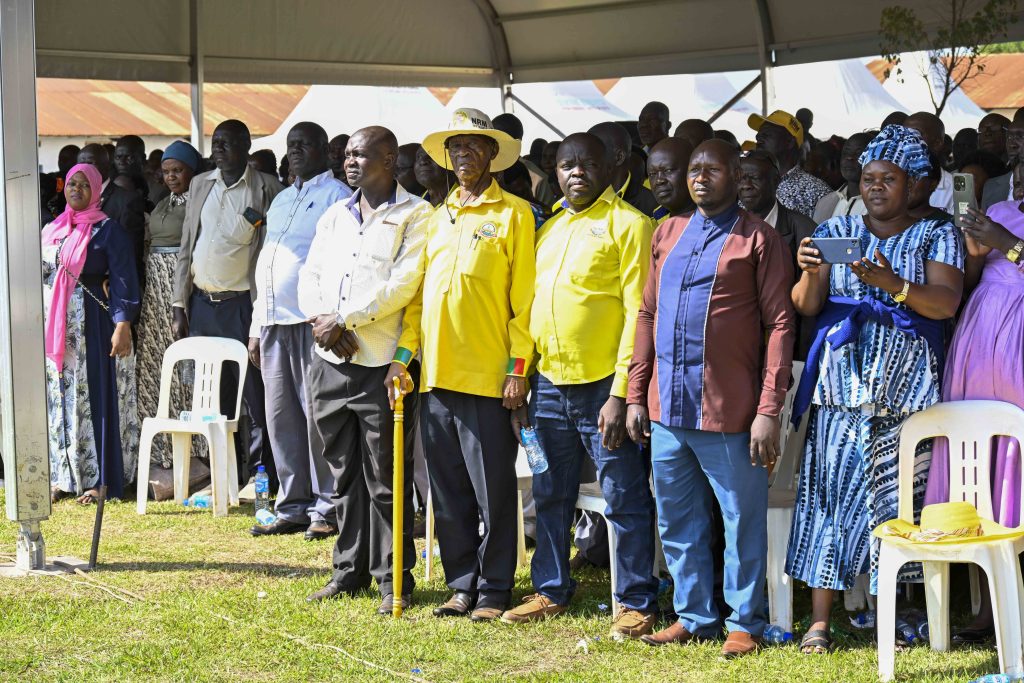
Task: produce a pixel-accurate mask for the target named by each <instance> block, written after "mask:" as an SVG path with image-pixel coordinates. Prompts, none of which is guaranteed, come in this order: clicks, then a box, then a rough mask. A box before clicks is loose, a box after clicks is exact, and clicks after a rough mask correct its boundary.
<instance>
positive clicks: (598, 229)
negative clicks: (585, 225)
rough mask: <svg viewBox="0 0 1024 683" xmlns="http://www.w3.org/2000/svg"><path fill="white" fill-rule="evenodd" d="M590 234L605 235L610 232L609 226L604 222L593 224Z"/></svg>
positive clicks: (595, 235)
mask: <svg viewBox="0 0 1024 683" xmlns="http://www.w3.org/2000/svg"><path fill="white" fill-rule="evenodd" d="M590 234H591V235H593V236H594V237H604V236H605V235H607V234H608V226H607V225H605V224H604V223H601V224H600V225H591V226H590Z"/></svg>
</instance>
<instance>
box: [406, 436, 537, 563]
mask: <svg viewBox="0 0 1024 683" xmlns="http://www.w3.org/2000/svg"><path fill="white" fill-rule="evenodd" d="M531 486H533V472H531V471H530V465H529V463H528V462H527V460H526V451H525V450H523V447H522V446H520V447H519V453H518V454H517V455H516V566H517V567H521V566H522V565H523V564H525V563H526V530H525V526H524V525H523V491H526V490H529V489H530V487H531ZM426 537H427V538H426V542H427V548H426V553H427V556H426V558H425V559H426V562H425V565H424V567H423V580H424V581H430V578H431V577H432V576H433V575H434V498H433V495H432V494H431V492H430V489H429V488H428V489H427V529H426Z"/></svg>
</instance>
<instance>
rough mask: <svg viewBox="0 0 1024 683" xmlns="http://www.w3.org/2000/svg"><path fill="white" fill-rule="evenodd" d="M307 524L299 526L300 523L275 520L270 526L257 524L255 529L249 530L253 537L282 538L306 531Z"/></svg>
mask: <svg viewBox="0 0 1024 683" xmlns="http://www.w3.org/2000/svg"><path fill="white" fill-rule="evenodd" d="M307 526H308V525H306V524H299V523H298V522H289V521H288V520H287V519H280V518H278V519H275V520H274V521H273V522H271V523H270V524H257V525H256V526H254V527H253V528H251V529H249V533H250V534H252V535H253V536H280V535H282V534H297V533H299V532H300V531H305V530H306V527H307Z"/></svg>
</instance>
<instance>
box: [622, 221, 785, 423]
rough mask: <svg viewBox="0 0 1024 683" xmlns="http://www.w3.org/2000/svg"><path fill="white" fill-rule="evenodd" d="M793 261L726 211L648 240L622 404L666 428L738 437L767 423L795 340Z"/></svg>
mask: <svg viewBox="0 0 1024 683" xmlns="http://www.w3.org/2000/svg"><path fill="white" fill-rule="evenodd" d="M792 287H793V262H792V256H791V255H790V253H789V250H788V248H787V247H786V244H785V243H784V242H783V240H782V238H781V237H779V234H778V233H777V232H776V231H775V230H774V229H773V228H772V227H771V226H770V225H768V224H767V223H765V222H764V221H763V220H761V219H760V218H759V217H757V216H755V215H754V214H752V213H749V212H747V211H745V210H743V209H740V208H739V206H738V205H735V204H734V205H733V206H732V207H730V208H729V209H727V210H725V211H723V212H722V213H720V214H719V215H717V216H712V217H710V218H708V217H705V216H704V215H703V214H701V213H699V212H698V213H695V214H694V215H693V216H690V217H684V216H679V217H676V218H670V219H669V220H667V221H665V222H664V223H662V224H661V225H660V226H659V227H658V229H657V230H656V231H655V233H654V239H653V242H652V245H651V268H650V273H649V275H648V278H647V284H646V286H645V287H644V296H643V303H642V304H641V308H640V313H639V316H638V318H637V325H636V342H635V345H634V349H633V361H632V363H631V364H630V367H629V392H628V395H627V398H626V400H627V403H636V404H640V405H647V407H648V410H649V412H650V418H651V419H652V420H657V421H658V422H661V423H662V424H664V425H666V426H669V427H677V428H685V429H701V430H705V431H715V432H746V431H748V430H749V429H750V425H751V423H752V422H753V420H754V415H755V414H757V413H761V414H763V415H771V416H777V415H779V414H780V413H781V411H782V405H783V402H784V400H785V397H786V391H787V389H788V388H789V383H790V377H791V372H792V366H793V344H794V341H795V339H796V313H795V312H794V310H793V304H792V300H791V299H790V290H791V289H792Z"/></svg>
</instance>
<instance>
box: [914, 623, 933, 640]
mask: <svg viewBox="0 0 1024 683" xmlns="http://www.w3.org/2000/svg"><path fill="white" fill-rule="evenodd" d="M917 637H918V638H920V639H921V640H923V641H926V642H927V641H930V640H931V637H930V632H929V630H928V621H927V620H926V619H921V620H920V621H918V622H917Z"/></svg>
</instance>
